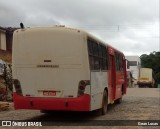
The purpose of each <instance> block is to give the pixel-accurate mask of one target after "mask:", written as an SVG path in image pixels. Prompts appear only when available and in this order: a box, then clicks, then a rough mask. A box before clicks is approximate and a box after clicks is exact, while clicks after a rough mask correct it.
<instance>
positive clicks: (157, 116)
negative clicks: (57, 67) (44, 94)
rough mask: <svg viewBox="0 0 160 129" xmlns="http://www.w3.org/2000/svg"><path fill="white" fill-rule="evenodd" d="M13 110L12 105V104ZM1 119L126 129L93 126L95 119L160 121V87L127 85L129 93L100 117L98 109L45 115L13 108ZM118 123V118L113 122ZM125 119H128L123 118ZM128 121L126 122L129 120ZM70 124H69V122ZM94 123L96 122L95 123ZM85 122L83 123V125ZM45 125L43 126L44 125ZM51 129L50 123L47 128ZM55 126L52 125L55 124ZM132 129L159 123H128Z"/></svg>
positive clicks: (115, 127) (144, 128)
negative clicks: (68, 121)
mask: <svg viewBox="0 0 160 129" xmlns="http://www.w3.org/2000/svg"><path fill="white" fill-rule="evenodd" d="M11 108H12V109H13V104H11ZM0 118H1V120H30V121H49V123H50V124H52V125H54V124H55V123H56V122H55V121H57V120H58V122H60V125H61V126H54V128H58V129H68V128H76V129H77V128H82V129H90V128H91V129H92V128H93V129H94V128H104V129H108V128H112V129H117V128H118V129H123V128H126V129H128V128H127V127H124V126H120V127H118V126H114V127H113V126H109V127H108V126H105V127H104V126H94V125H95V124H96V122H97V123H98V122H99V121H100V120H102V121H103V122H107V121H105V120H118V121H116V122H121V121H119V120H160V89H156V88H149V89H148V88H128V89H127V95H125V96H124V97H123V102H122V103H121V104H113V105H109V107H108V113H107V114H106V115H104V116H101V115H100V113H99V111H94V112H87V113H86V112H53V113H50V114H43V113H40V112H39V111H32V110H10V111H3V112H0ZM65 120H71V121H70V124H69V126H64V125H66V121H65ZM75 120H77V121H78V122H80V121H84V120H86V121H88V120H91V122H93V123H91V125H90V126H84V123H83V122H81V123H78V124H77V125H76V126H74V124H75V123H74V121H75ZM114 122H115V121H114ZM123 122H125V121H123ZM126 122H127V121H126ZM67 124H68V123H67ZM92 124H93V125H92ZM81 125H82V126H81ZM43 128H44V127H43ZM45 128H51V126H48V127H45ZM52 128H53V127H52ZM129 128H133V129H141V128H142V129H146V128H148V129H150V128H158V127H157V126H156V127H154V126H129Z"/></svg>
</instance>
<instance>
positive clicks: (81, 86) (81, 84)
mask: <svg viewBox="0 0 160 129" xmlns="http://www.w3.org/2000/svg"><path fill="white" fill-rule="evenodd" d="M89 84H90V81H89V80H81V81H80V82H79V86H78V96H82V95H83V94H84V91H85V88H86V86H87V85H89Z"/></svg>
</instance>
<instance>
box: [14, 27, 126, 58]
mask: <svg viewBox="0 0 160 129" xmlns="http://www.w3.org/2000/svg"><path fill="white" fill-rule="evenodd" d="M44 29H45V30H52V29H58V30H59V31H68V32H69V33H81V34H82V35H86V36H87V37H89V38H91V39H93V40H95V41H97V42H99V43H101V44H103V45H107V46H108V47H110V48H112V49H114V51H117V52H119V53H121V54H123V52H121V51H120V50H118V49H116V48H114V47H113V46H112V45H110V44H108V43H106V42H104V41H102V40H101V39H99V38H97V37H96V36H94V35H92V34H90V33H88V32H87V31H85V30H83V29H76V28H70V27H65V26H64V25H55V26H50V27H28V28H24V29H18V30H16V31H15V32H20V31H39V30H44ZM123 56H124V54H123Z"/></svg>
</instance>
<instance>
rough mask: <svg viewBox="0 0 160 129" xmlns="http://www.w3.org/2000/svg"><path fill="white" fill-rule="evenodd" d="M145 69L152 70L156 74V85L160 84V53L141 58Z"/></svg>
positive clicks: (145, 55) (144, 55)
mask: <svg viewBox="0 0 160 129" xmlns="http://www.w3.org/2000/svg"><path fill="white" fill-rule="evenodd" d="M140 58H141V65H142V67H143V68H152V69H153V72H154V79H155V82H156V83H155V84H156V86H157V84H160V52H155V51H154V52H152V53H150V54H149V55H147V54H143V55H141V56H140Z"/></svg>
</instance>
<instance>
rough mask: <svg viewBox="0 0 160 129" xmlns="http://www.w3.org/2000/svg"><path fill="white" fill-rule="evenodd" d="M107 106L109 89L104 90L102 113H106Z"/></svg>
mask: <svg viewBox="0 0 160 129" xmlns="http://www.w3.org/2000/svg"><path fill="white" fill-rule="evenodd" d="M107 107H108V94H107V91H106V90H104V92H103V101H102V115H105V114H106V113H107Z"/></svg>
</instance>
